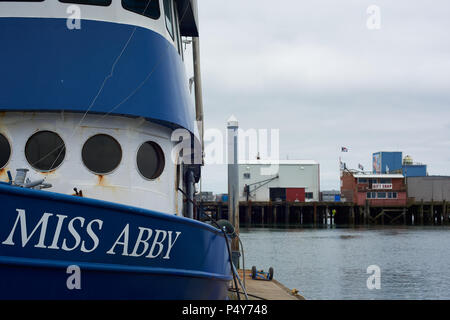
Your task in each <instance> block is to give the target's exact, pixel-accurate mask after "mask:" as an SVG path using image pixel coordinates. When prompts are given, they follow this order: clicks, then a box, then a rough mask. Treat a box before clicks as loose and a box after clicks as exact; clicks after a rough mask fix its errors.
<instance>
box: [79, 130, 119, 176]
mask: <svg viewBox="0 0 450 320" xmlns="http://www.w3.org/2000/svg"><path fill="white" fill-rule="evenodd" d="M81 157H82V159H83V163H84V165H85V166H86V167H87V168H88V169H89V170H91V171H92V172H94V173H95V174H108V173H111V172H112V171H114V169H116V168H117V167H118V166H119V164H120V161H121V160H122V148H121V147H120V144H119V143H118V142H117V140H116V139H114V138H113V137H111V136H108V135H106V134H98V135H95V136H93V137H91V138H89V139H88V140H87V141H86V143H85V144H84V146H83V150H82V152H81Z"/></svg>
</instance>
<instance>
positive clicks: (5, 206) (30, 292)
mask: <svg viewBox="0 0 450 320" xmlns="http://www.w3.org/2000/svg"><path fill="white" fill-rule="evenodd" d="M0 203H1V204H2V206H1V209H0V299H225V298H226V294H227V288H228V283H229V281H230V280H231V273H230V266H229V256H228V251H227V248H226V240H225V238H224V237H223V235H222V234H221V233H220V231H218V230H217V229H215V228H213V227H211V226H209V225H206V224H204V223H201V222H198V221H193V220H190V219H186V218H182V217H177V216H172V215H165V214H162V213H158V212H153V211H149V210H144V209H139V208H133V207H128V206H123V205H116V204H114V203H108V202H103V201H97V200H91V199H84V198H78V197H72V196H65V195H60V194H56V193H51V192H45V191H35V190H26V189H22V188H15V187H10V186H7V185H4V184H0ZM45 214H47V215H45ZM58 215H59V216H58ZM64 216H66V218H62V217H64ZM24 218H25V219H24ZM81 220H83V222H84V223H81ZM71 221H72V222H73V223H72V229H71V228H70V222H71ZM92 221H97V222H98V221H102V224H101V228H99V226H100V224H98V223H92V224H91V228H90V230H88V225H89V223H90V222H92ZM40 222H41V223H40ZM127 225H128V228H127V227H126V226H127ZM58 226H59V227H58ZM140 228H141V229H142V228H146V230H152V236H150V237H149V236H148V235H149V233H148V231H147V233H145V232H144V233H143V234H142V235H145V236H142V237H141V240H144V242H146V243H147V244H148V245H147V246H146V245H144V243H143V242H139V241H138V239H139V236H138V235H139V233H140ZM58 229H59V230H60V232H58V231H57V230H58ZM125 229H127V230H128V231H129V232H128V233H127V236H126V237H125V236H122V235H123V232H124V230H125ZM157 230H160V231H157ZM33 231H34V232H33ZM158 232H159V235H160V236H159V237H158V238H157V236H156V234H157V233H158ZM164 232H165V234H166V236H165V237H164ZM169 232H171V235H170V236H169ZM177 232H178V233H179V236H178V238H177V239H176V241H175V234H176V233H177ZM58 234H59V236H58ZM77 235H78V236H77ZM77 237H78V238H79V240H78V241H77V240H76V238H77ZM95 238H98V241H97V243H98V244H97V246H96V245H95ZM55 239H56V240H55ZM125 239H127V241H125ZM64 242H65V243H66V247H65V249H64V245H63V244H64ZM124 243H126V245H125V244H124ZM136 243H138V245H136ZM155 243H156V244H155ZM158 243H159V244H158ZM169 244H171V245H172V246H171V247H170V246H169ZM83 245H84V249H85V251H89V252H83V250H82V248H83ZM52 247H53V248H52ZM113 247H114V249H113ZM153 247H154V250H153V251H152V248H153ZM72 248H74V249H72ZM66 249H67V250H66ZM111 249H113V250H111ZM135 249H137V250H135ZM107 252H114V254H108V253H107ZM133 252H135V253H136V256H132V253H133ZM144 252H145V254H144ZM150 253H152V255H150ZM158 253H159V254H158ZM70 265H77V266H79V267H80V269H81V290H69V289H68V288H67V286H66V281H67V279H68V277H69V276H70V274H67V273H66V269H67V267H68V266H70Z"/></svg>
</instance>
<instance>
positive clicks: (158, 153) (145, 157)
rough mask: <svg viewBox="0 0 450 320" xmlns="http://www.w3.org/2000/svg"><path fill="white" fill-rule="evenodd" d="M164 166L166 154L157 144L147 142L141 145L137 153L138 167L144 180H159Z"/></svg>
mask: <svg viewBox="0 0 450 320" xmlns="http://www.w3.org/2000/svg"><path fill="white" fill-rule="evenodd" d="M164 166H165V159H164V152H163V151H162V149H161V147H160V146H159V145H158V144H157V143H155V142H153V141H147V142H145V143H144V144H142V145H141V147H140V148H139V150H138V153H137V167H138V170H139V172H140V174H141V175H142V176H143V177H144V178H146V179H150V180H153V179H156V178H158V177H159V176H160V175H161V174H162V172H163V171H164Z"/></svg>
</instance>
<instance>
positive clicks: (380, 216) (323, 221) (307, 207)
mask: <svg viewBox="0 0 450 320" xmlns="http://www.w3.org/2000/svg"><path fill="white" fill-rule="evenodd" d="M201 206H202V207H203V209H204V211H205V212H206V213H207V214H209V215H210V216H211V217H213V218H214V219H216V220H219V219H228V204H227V203H226V202H201ZM449 217H450V205H449V202H447V201H440V202H433V201H431V202H424V201H420V202H410V203H408V204H407V205H406V206H404V207H398V206H396V207H379V206H370V204H369V203H366V204H365V205H364V206H358V205H356V204H354V203H351V202H302V203H300V202H284V201H283V202H252V201H245V202H240V203H239V224H240V225H241V226H243V227H274V226H302V225H305V226H327V225H394V224H396V225H398V224H403V225H449V224H450V221H449Z"/></svg>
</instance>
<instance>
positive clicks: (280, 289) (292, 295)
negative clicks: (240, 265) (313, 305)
mask: <svg viewBox="0 0 450 320" xmlns="http://www.w3.org/2000/svg"><path fill="white" fill-rule="evenodd" d="M238 273H239V277H240V278H241V279H242V280H243V279H244V278H243V277H244V272H243V270H239V271H238ZM251 273H252V272H251V271H250V270H245V287H246V288H247V294H248V298H249V300H262V299H264V300H305V298H304V297H303V296H301V295H300V294H299V293H298V291H297V290H296V289H293V290H290V289H288V288H287V287H285V286H284V285H283V284H281V283H280V282H278V281H276V280H275V279H272V280H270V281H265V280H253V279H252V276H251ZM242 296H243V295H242Z"/></svg>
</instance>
